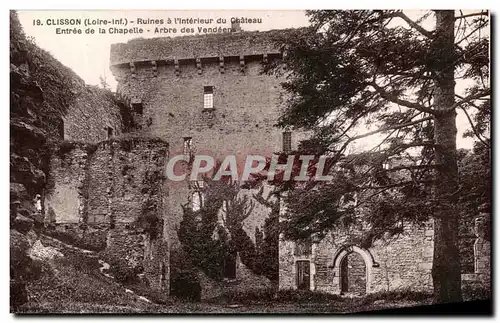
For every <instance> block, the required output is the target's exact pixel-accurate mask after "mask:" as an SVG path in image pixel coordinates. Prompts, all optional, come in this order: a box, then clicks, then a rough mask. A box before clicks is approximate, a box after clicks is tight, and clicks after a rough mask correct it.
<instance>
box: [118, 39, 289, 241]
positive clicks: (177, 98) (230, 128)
mask: <svg viewBox="0 0 500 323" xmlns="http://www.w3.org/2000/svg"><path fill="white" fill-rule="evenodd" d="M274 33H275V31H273V32H262V33H241V34H231V35H210V36H200V37H178V38H161V39H140V40H132V41H129V42H128V43H126V44H115V45H113V46H112V48H111V65H112V66H111V69H112V71H113V74H114V76H115V78H116V79H117V81H118V88H117V91H118V92H119V93H120V94H121V95H123V96H125V97H128V98H130V99H131V101H132V102H136V104H137V107H139V106H140V108H138V110H137V111H141V113H135V114H134V118H135V120H134V121H135V123H136V124H138V125H140V127H141V128H142V129H141V131H142V133H144V134H147V135H150V136H154V137H159V138H162V139H164V140H168V142H169V144H170V155H171V156H175V155H179V154H183V152H184V151H183V149H184V147H183V145H184V139H185V138H191V140H192V144H193V147H192V153H193V154H205V155H210V156H212V157H214V158H215V159H218V160H221V161H222V159H223V158H225V157H226V156H227V155H233V154H234V155H236V158H237V162H238V165H239V167H241V166H242V165H243V163H244V161H245V159H246V157H247V156H248V155H252V154H258V155H264V156H270V155H271V154H272V153H274V152H277V151H280V150H281V148H282V130H281V129H279V128H276V127H274V124H275V123H276V120H277V118H278V115H279V111H280V109H281V108H282V105H281V100H280V95H281V93H280V82H281V81H282V80H281V79H279V78H275V77H270V76H267V75H262V74H261V71H262V62H263V61H264V59H268V60H271V59H276V58H277V57H279V52H278V51H277V50H276V49H275V48H274V47H273V46H272V45H271V41H270V39H271V37H272V36H273V34H274ZM264 55H265V56H264ZM240 56H243V58H244V63H245V64H244V69H243V70H242V68H241V63H240ZM221 57H222V58H221ZM174 58H175V60H174ZM212 58H213V59H212ZM170 59H172V62H171V64H170V61H169V60H170ZM197 59H198V63H197ZM142 61H148V64H143V63H141V62H142ZM149 61H155V62H156V65H152V64H150V63H149ZM129 63H134V67H135V70H134V73H133V75H132V72H131V70H130V67H129ZM221 64H222V65H221ZM153 66H155V68H154V69H153ZM221 66H223V68H221ZM205 86H212V87H213V109H205V108H204V101H203V93H204V92H203V91H204V87H205ZM296 139H297V138H296V134H292V143H293V144H294V145H295V144H296V143H297V140H296ZM240 174H241V168H240ZM169 188H170V193H169V196H168V205H169V207H168V209H169V216H168V217H167V218H166V219H165V220H166V221H167V230H168V234H167V235H168V236H169V237H171V239H172V241H171V242H172V244H173V245H175V244H177V243H178V241H177V236H176V232H177V228H178V225H179V222H180V220H181V219H182V208H181V204H184V203H187V202H188V197H189V196H190V189H189V185H188V183H187V181H186V182H170V183H169ZM247 193H249V192H247ZM268 212H269V210H268V209H267V208H265V207H262V206H261V205H258V203H256V209H255V212H253V214H252V215H251V216H250V217H249V218H248V219H246V221H245V230H246V231H247V233H248V234H249V236H250V237H252V238H253V235H254V232H255V227H257V226H259V227H262V224H263V222H264V219H265V217H267V215H268Z"/></svg>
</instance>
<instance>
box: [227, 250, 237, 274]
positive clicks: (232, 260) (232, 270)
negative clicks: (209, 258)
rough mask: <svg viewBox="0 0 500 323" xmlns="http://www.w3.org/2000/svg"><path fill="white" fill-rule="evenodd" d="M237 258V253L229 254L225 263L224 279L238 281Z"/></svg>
mask: <svg viewBox="0 0 500 323" xmlns="http://www.w3.org/2000/svg"><path fill="white" fill-rule="evenodd" d="M236 257H237V253H236V252H235V251H233V252H228V253H227V254H226V257H225V261H224V277H225V278H227V279H236Z"/></svg>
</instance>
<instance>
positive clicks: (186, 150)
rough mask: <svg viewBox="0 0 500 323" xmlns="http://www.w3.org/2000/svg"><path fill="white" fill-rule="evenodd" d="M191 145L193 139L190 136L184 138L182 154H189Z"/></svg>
mask: <svg viewBox="0 0 500 323" xmlns="http://www.w3.org/2000/svg"><path fill="white" fill-rule="evenodd" d="M192 145H193V139H192V138H191V137H185V138H184V155H186V156H190V155H191V150H192V148H193V147H192Z"/></svg>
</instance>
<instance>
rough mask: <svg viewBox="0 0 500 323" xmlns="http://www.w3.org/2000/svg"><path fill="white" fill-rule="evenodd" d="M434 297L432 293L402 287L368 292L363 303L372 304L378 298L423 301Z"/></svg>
mask: <svg viewBox="0 0 500 323" xmlns="http://www.w3.org/2000/svg"><path fill="white" fill-rule="evenodd" d="M432 297H433V295H432V293H428V292H421V291H412V290H409V289H400V290H394V291H384V292H377V293H372V294H368V295H366V296H365V298H364V299H363V304H365V305H366V304H371V303H373V302H374V301H376V300H386V301H415V302H423V301H425V300H428V299H431V298H432Z"/></svg>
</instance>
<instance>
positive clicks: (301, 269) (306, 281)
mask: <svg viewBox="0 0 500 323" xmlns="http://www.w3.org/2000/svg"><path fill="white" fill-rule="evenodd" d="M296 266H297V268H296V272H297V289H299V290H309V289H310V287H311V272H310V268H311V264H310V262H309V261H308V260H300V261H297V263H296Z"/></svg>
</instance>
